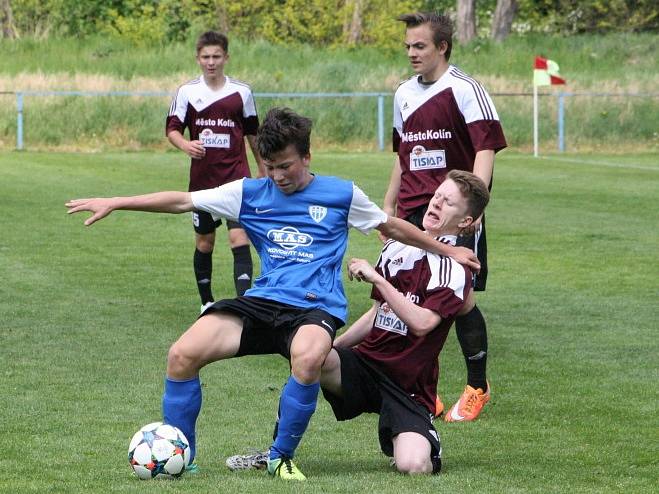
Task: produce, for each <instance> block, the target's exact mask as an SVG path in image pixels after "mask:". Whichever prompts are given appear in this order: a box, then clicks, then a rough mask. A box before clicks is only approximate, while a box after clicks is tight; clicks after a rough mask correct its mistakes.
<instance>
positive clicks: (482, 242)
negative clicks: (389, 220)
mask: <svg viewBox="0 0 659 494" xmlns="http://www.w3.org/2000/svg"><path fill="white" fill-rule="evenodd" d="M427 209H428V206H423V207H420V208H417V209H415V210H414V211H412V212H411V213H410V214H409V215H408V216H407V217H406V218H403V219H404V220H405V221H408V222H410V223H412V224H413V225H415V226H416V227H417V228H420V229H421V230H423V229H424V228H423V217H424V215H425V214H426V210H427ZM481 226H482V227H481V230H480V232H477V233H476V235H469V236H466V237H458V241H457V242H456V245H457V246H459V247H468V248H470V249H471V250H473V251H474V252H476V256H477V257H478V260H479V262H480V263H481V270H480V272H479V273H478V274H477V275H474V278H473V287H474V291H475V292H484V291H485V285H486V283H487V240H486V238H485V216H483V221H482V222H481Z"/></svg>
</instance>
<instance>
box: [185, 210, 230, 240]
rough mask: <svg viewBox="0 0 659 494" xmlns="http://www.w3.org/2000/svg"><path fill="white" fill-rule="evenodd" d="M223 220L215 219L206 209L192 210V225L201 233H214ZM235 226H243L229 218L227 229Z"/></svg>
mask: <svg viewBox="0 0 659 494" xmlns="http://www.w3.org/2000/svg"><path fill="white" fill-rule="evenodd" d="M221 224H222V220H221V219H218V220H213V217H212V216H211V214H210V213H207V212H206V211H198V210H196V209H195V210H194V211H192V226H193V227H194V231H195V232H196V233H198V234H199V235H208V234H209V233H213V232H214V231H215V230H216V229H217V228H218V227H219V226H220V225H221ZM233 228H242V226H240V223H238V222H236V221H232V220H227V230H232V229H233Z"/></svg>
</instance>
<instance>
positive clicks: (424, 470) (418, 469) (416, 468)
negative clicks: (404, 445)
mask: <svg viewBox="0 0 659 494" xmlns="http://www.w3.org/2000/svg"><path fill="white" fill-rule="evenodd" d="M396 469H397V470H398V471H399V472H400V473H403V474H406V475H415V474H429V473H432V463H431V462H430V458H425V457H420V456H413V455H412V456H406V457H404V458H396Z"/></svg>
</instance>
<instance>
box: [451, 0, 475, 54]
mask: <svg viewBox="0 0 659 494" xmlns="http://www.w3.org/2000/svg"><path fill="white" fill-rule="evenodd" d="M457 14H458V18H457V22H456V24H457V39H458V43H461V44H464V43H469V42H470V41H471V40H473V39H474V38H475V37H476V0H458V13H457Z"/></svg>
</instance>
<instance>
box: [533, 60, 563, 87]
mask: <svg viewBox="0 0 659 494" xmlns="http://www.w3.org/2000/svg"><path fill="white" fill-rule="evenodd" d="M555 84H565V79H563V78H562V77H561V75H560V74H559V73H558V64H557V63H556V62H554V61H553V60H547V59H546V58H543V57H535V63H534V64H533V85H534V86H553V85H555Z"/></svg>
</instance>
